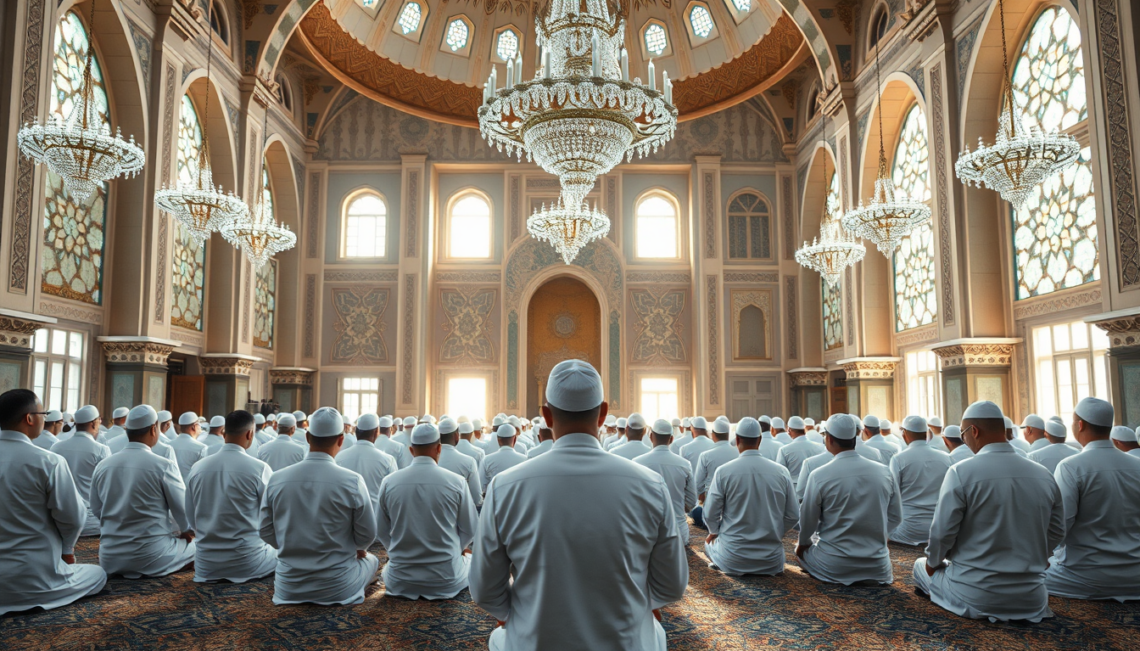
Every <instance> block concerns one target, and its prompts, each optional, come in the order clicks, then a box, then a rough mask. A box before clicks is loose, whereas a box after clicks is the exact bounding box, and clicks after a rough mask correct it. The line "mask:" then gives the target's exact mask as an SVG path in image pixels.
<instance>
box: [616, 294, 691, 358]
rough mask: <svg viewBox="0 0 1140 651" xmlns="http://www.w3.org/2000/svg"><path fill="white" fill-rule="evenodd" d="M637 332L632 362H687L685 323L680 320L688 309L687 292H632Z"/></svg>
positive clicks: (630, 299) (631, 301)
mask: <svg viewBox="0 0 1140 651" xmlns="http://www.w3.org/2000/svg"><path fill="white" fill-rule="evenodd" d="M629 302H630V306H631V307H632V308H633V309H632V315H633V318H634V321H635V322H634V324H633V328H634V330H635V332H636V335H634V340H633V349H632V361H633V362H634V363H637V364H646V363H651V362H663V363H684V362H685V344H684V342H683V341H682V340H681V335H682V333H683V331H684V325H683V324H682V323H681V322H680V318H679V317H680V316H681V312H682V311H684V309H685V303H686V301H685V292H684V291H680V290H676V291H665V292H653V291H650V290H635V291H631V292H630V295H629Z"/></svg>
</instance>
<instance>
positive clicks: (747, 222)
mask: <svg viewBox="0 0 1140 651" xmlns="http://www.w3.org/2000/svg"><path fill="white" fill-rule="evenodd" d="M728 257H729V258H730V259H733V260H748V259H753V260H757V259H758V260H769V259H771V258H772V241H771V232H770V211H769V210H768V204H767V202H765V201H764V199H763V198H761V196H760V195H758V194H756V193H755V192H743V193H741V194H738V195H736V196H735V197H733V198H732V200H731V201H729V202H728Z"/></svg>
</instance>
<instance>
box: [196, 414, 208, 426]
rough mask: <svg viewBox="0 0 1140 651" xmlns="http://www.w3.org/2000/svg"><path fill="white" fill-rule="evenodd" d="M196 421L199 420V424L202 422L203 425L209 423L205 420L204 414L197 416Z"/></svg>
mask: <svg viewBox="0 0 1140 651" xmlns="http://www.w3.org/2000/svg"><path fill="white" fill-rule="evenodd" d="M198 422H199V423H201V424H203V425H209V424H210V421H208V420H206V417H205V416H199V417H198Z"/></svg>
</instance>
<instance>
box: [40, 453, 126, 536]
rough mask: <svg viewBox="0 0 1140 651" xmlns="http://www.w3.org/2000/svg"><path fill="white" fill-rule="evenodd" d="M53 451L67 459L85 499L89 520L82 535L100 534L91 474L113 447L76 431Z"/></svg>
mask: <svg viewBox="0 0 1140 651" xmlns="http://www.w3.org/2000/svg"><path fill="white" fill-rule="evenodd" d="M51 451H52V452H54V453H56V454H58V455H59V456H61V457H63V458H64V460H66V461H67V467H68V468H69V469H70V470H71V476H72V478H73V479H74V480H75V488H76V489H77V490H78V491H79V497H80V498H81V499H82V500H83V509H84V511H86V512H87V520H86V522H85V524H84V525H83V533H81V534H80V535H81V536H98V535H99V518H97V517H95V514H94V513H92V512H91V476H92V475H94V474H95V466H98V465H99V462H100V461H102V460H103V459H106V458H107V457H109V456H111V448H109V447H107V446H105V445H103V444H102V443H99V442H97V441H96V440H95V439H94V438H92V436H91V434H89V433H87V432H76V434H75V436H72V437H71V438H69V439H67V440H66V441H60V442H59V443H56V444H55V445H53V446H52V448H51Z"/></svg>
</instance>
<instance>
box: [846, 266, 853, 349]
mask: <svg viewBox="0 0 1140 651" xmlns="http://www.w3.org/2000/svg"><path fill="white" fill-rule="evenodd" d="M845 275H846V279H845V280H844V282H845V283H846V289H847V291H846V292H844V293H845V294H846V295H847V300H846V305H845V306H844V311H845V312H846V313H847V345H848V346H854V345H855V299H854V298H852V297H851V295H852V294H854V293H855V289H854V287H855V285H854V284H853V283H852V281H851V267H847V272H846V274H845Z"/></svg>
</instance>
